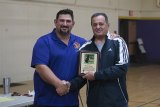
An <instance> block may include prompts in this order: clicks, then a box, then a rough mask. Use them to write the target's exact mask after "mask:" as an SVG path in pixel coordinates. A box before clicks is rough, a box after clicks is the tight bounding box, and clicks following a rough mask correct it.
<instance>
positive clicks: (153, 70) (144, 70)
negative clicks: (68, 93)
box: [0, 64, 160, 107]
mask: <svg viewBox="0 0 160 107" xmlns="http://www.w3.org/2000/svg"><path fill="white" fill-rule="evenodd" d="M21 83H24V84H25V85H20V86H15V87H11V92H14V91H16V92H19V93H21V94H25V93H27V92H28V90H33V82H32V81H24V82H21ZM127 87H128V94H129V107H160V64H149V65H141V66H140V65H131V66H130V67H129V71H128V74H127ZM85 88H86V87H83V88H82V89H81V92H80V93H81V98H82V101H83V104H84V107H86V104H85V100H86V98H85ZM0 93H3V89H2V87H1V88H0ZM80 104H81V103H80ZM80 107H82V106H80Z"/></svg>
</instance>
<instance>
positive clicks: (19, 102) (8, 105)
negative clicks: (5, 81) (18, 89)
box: [0, 94, 34, 107]
mask: <svg viewBox="0 0 160 107" xmlns="http://www.w3.org/2000/svg"><path fill="white" fill-rule="evenodd" d="M0 97H1V98H8V99H11V100H9V101H4V102H0V107H23V106H29V105H32V104H33V101H34V97H27V96H11V94H7V95H5V94H0Z"/></svg>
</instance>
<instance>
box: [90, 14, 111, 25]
mask: <svg viewBox="0 0 160 107" xmlns="http://www.w3.org/2000/svg"><path fill="white" fill-rule="evenodd" d="M97 16H104V18H105V21H106V22H107V23H108V17H107V15H106V14H105V13H94V14H93V15H92V16H91V24H92V19H93V18H94V17H97Z"/></svg>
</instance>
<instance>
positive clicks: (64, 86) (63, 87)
mask: <svg viewBox="0 0 160 107" xmlns="http://www.w3.org/2000/svg"><path fill="white" fill-rule="evenodd" d="M70 86H71V84H70V82H68V81H65V80H62V81H61V82H60V83H58V84H57V86H56V91H57V93H58V95H60V96H63V95H65V94H67V93H68V92H69V90H70Z"/></svg>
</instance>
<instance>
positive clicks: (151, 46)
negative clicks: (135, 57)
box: [137, 20, 160, 62]
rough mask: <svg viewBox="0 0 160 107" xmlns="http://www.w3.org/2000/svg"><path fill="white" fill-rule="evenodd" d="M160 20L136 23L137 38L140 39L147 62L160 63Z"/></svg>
mask: <svg viewBox="0 0 160 107" xmlns="http://www.w3.org/2000/svg"><path fill="white" fill-rule="evenodd" d="M159 28H160V20H139V21H137V36H138V37H140V38H142V40H143V42H144V48H145V50H146V55H147V60H149V61H152V62H157V61H158V62H159V61H160V49H159V46H160V42H159V40H160V30H159Z"/></svg>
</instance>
